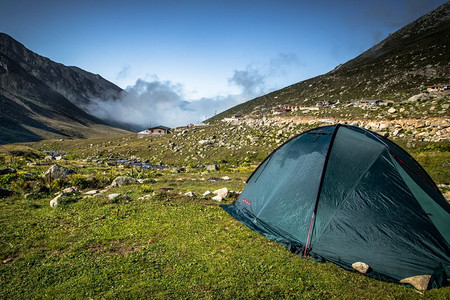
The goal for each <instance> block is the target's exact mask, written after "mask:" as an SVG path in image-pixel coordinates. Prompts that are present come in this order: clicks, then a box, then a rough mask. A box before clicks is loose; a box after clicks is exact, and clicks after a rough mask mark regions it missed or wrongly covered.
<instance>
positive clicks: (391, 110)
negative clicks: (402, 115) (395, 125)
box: [388, 107, 397, 114]
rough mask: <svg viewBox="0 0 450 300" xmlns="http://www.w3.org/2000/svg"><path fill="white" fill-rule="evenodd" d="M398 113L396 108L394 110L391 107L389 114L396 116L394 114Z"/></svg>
mask: <svg viewBox="0 0 450 300" xmlns="http://www.w3.org/2000/svg"><path fill="white" fill-rule="evenodd" d="M396 112H397V109H395V108H393V107H391V108H389V109H388V113H390V114H394V113H396Z"/></svg>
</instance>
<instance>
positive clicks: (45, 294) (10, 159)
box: [0, 129, 450, 299]
mask: <svg viewBox="0 0 450 300" xmlns="http://www.w3.org/2000/svg"><path fill="white" fill-rule="evenodd" d="M204 130H205V131H204V132H201V134H204V135H205V136H211V135H212V134H213V133H212V132H208V129H204ZM197 134H200V133H199V132H198V133H197ZM189 137H191V138H192V139H193V140H195V142H194V143H193V144H192V145H190V146H188V145H184V146H183V147H185V148H184V150H181V151H185V152H184V155H185V156H186V155H188V153H191V152H190V151H191V150H192V149H193V150H192V151H195V153H196V155H198V156H199V159H198V161H196V163H192V161H189V162H186V161H185V160H184V159H182V156H181V155H180V156H178V154H179V153H178V152H180V151H176V150H174V149H173V148H174V147H172V146H169V148H168V149H166V148H164V145H167V144H171V143H176V144H177V145H178V146H180V145H181V144H180V142H178V141H177V140H176V138H175V136H167V137H161V138H160V139H156V138H153V139H152V140H148V139H137V138H135V137H134V136H123V137H120V138H116V139H112V138H111V137H108V138H101V139H89V140H65V141H61V140H53V141H41V142H38V143H28V144H11V145H5V146H2V147H1V148H0V169H1V168H7V167H10V168H14V169H15V170H16V173H11V174H4V175H0V187H2V188H6V189H8V190H11V191H13V194H12V195H10V196H8V197H5V198H1V199H0V226H1V231H0V261H1V262H2V263H1V265H0V298H2V299H55V298H56V299H61V298H63V299H73V298H76V299H91V298H92V299H117V298H118V299H124V298H125V299H130V298H131V299H140V298H151V299H172V298H173V299H179V298H183V299H186V298H189V299H190V298H206V299H216V298H223V299H255V298H262V299H266V298H267V299H277V298H292V299H450V287H444V288H440V289H435V290H429V291H425V292H418V291H416V290H414V289H413V288H410V287H406V286H403V285H401V284H394V283H387V282H382V281H378V280H374V279H371V278H368V277H366V276H363V275H361V274H359V273H356V272H350V271H346V270H344V269H342V268H340V267H338V266H336V265H334V264H331V263H317V262H315V261H310V260H306V259H301V258H300V257H299V256H297V255H294V254H291V253H290V252H289V251H288V250H287V249H286V248H284V247H283V246H281V245H279V244H277V243H275V242H272V241H270V240H268V239H266V238H264V237H263V236H261V235H259V234H257V233H255V232H253V231H251V230H250V229H248V228H247V227H245V226H244V225H242V224H241V223H239V222H238V221H236V220H234V219H233V218H232V217H231V216H229V215H228V214H227V213H226V212H225V211H224V210H223V209H221V207H220V205H221V204H226V203H231V202H232V201H233V194H232V193H230V195H229V196H228V197H227V198H226V199H224V200H223V201H222V202H217V201H215V200H212V199H211V195H209V196H206V197H204V196H202V194H203V193H204V192H205V191H207V190H210V191H214V190H215V189H218V188H222V187H227V188H228V189H229V190H230V191H240V190H241V189H242V188H243V187H244V183H243V181H245V180H246V178H247V177H248V176H249V175H250V174H251V172H252V171H253V170H254V168H255V167H256V166H257V163H258V162H260V161H261V159H263V158H264V156H265V155H267V153H268V152H270V151H271V147H274V146H275V145H274V144H273V145H271V144H268V145H266V146H265V147H259V148H258V149H257V150H255V151H253V150H252V147H251V145H246V144H245V143H243V144H242V147H241V148H240V149H238V148H236V149H227V148H226V147H217V149H216V146H215V145H212V146H210V148H209V149H208V151H204V152H202V151H200V150H199V149H197V148H196V147H197V146H196V145H197V144H198V140H202V139H204V138H205V137H204V136H200V137H196V139H194V135H192V136H189ZM185 138H186V137H185ZM287 138H288V137H286V139H287ZM161 147H163V148H161ZM191 148H192V149H191ZM161 149H162V150H163V151H161ZM42 150H53V151H60V152H64V153H65V154H66V155H65V157H64V159H62V160H60V161H54V160H49V159H48V158H47V159H46V158H45V156H46V154H45V153H43V152H42ZM252 151H253V152H252ZM410 152H411V153H412V154H413V155H414V157H415V158H416V159H417V160H418V161H419V162H420V163H421V164H423V166H424V167H425V169H426V170H427V171H428V172H429V173H430V175H431V176H432V177H433V179H434V180H435V181H436V182H437V183H445V180H448V178H450V176H449V171H448V169H450V167H448V166H447V167H443V166H444V165H445V163H447V162H448V160H449V155H448V154H449V145H448V144H427V145H425V144H424V145H419V144H417V145H416V148H413V149H410ZM204 153H205V154H204ZM206 153H213V154H211V155H209V156H208V154H206ZM189 155H190V154H189ZM131 156H132V157H139V159H141V160H148V161H150V162H152V163H158V162H162V164H163V165H168V166H169V167H168V168H166V169H164V170H156V169H141V168H139V167H135V166H132V165H126V164H125V165H123V164H114V163H110V162H111V158H127V159H128V158H130V157H131ZM201 156H204V157H201ZM54 163H58V164H60V165H62V166H66V167H68V168H70V169H72V170H74V171H75V172H76V173H75V174H74V175H70V176H68V177H67V178H65V179H53V180H49V179H43V178H41V176H42V174H43V173H44V172H45V171H46V170H47V169H48V168H49V167H50V166H51V165H53V164H54ZM210 163H216V164H217V165H218V166H219V170H218V171H207V170H206V168H205V165H206V164H210ZM174 168H179V169H178V170H174ZM120 175H125V176H129V177H133V178H135V179H139V180H141V182H142V183H136V184H131V185H125V186H120V187H113V188H107V187H108V186H109V185H110V184H111V182H112V181H113V180H114V178H116V177H117V176H120ZM67 187H74V191H72V192H68V193H67V194H66V195H65V196H63V197H61V198H60V201H59V204H58V206H57V207H50V205H49V202H50V200H51V199H53V198H54V197H55V195H57V194H58V193H59V192H60V191H61V190H63V189H64V188H67ZM105 188H107V189H106V190H105ZM90 190H99V191H100V192H99V193H97V194H95V195H86V194H84V193H85V192H86V191H90ZM102 190H103V191H102ZM187 192H193V193H194V194H195V196H194V197H191V196H188V195H185V194H186V193H187ZM443 192H446V191H445V190H443ZM112 193H120V194H121V196H119V197H117V198H114V199H110V198H108V195H110V194H112Z"/></svg>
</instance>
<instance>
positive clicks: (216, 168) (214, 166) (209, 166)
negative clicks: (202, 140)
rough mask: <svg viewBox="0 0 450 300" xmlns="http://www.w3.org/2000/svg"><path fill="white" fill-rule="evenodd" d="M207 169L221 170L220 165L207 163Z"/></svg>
mask: <svg viewBox="0 0 450 300" xmlns="http://www.w3.org/2000/svg"><path fill="white" fill-rule="evenodd" d="M206 170H208V171H217V170H219V167H218V166H217V165H207V166H206Z"/></svg>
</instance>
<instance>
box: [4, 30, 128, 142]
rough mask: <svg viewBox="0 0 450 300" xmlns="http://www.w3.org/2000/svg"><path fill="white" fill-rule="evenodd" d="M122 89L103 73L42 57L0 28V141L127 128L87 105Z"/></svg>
mask: <svg viewBox="0 0 450 300" xmlns="http://www.w3.org/2000/svg"><path fill="white" fill-rule="evenodd" d="M121 91H122V90H121V89H120V88H119V87H118V86H116V85H114V84H112V83H111V82H109V81H107V80H105V79H103V78H102V77H100V76H99V75H95V74H92V73H89V72H86V71H84V70H82V69H79V68H77V67H67V66H64V65H62V64H59V63H55V62H53V61H51V60H50V59H48V58H45V57H42V56H40V55H38V54H36V53H34V52H32V51H30V50H28V49H27V48H25V46H24V45H22V44H21V43H19V42H17V41H16V40H14V39H13V38H12V37H10V36H8V35H7V34H4V33H0V103H1V110H0V144H6V143H11V142H21V141H36V140H40V139H43V138H61V137H93V136H99V135H109V134H118V133H126V131H124V130H122V129H119V128H114V127H111V126H110V124H107V123H106V122H105V121H103V120H100V119H98V118H96V117H94V116H92V115H90V114H88V113H86V112H85V111H83V110H82V109H81V108H80V107H83V106H85V105H87V104H89V103H90V101H93V100H92V99H96V98H107V99H114V98H117V97H119V93H120V92H121Z"/></svg>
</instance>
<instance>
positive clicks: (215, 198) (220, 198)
mask: <svg viewBox="0 0 450 300" xmlns="http://www.w3.org/2000/svg"><path fill="white" fill-rule="evenodd" d="M211 199H213V200H215V201H217V202H221V201H222V197H220V196H214V197H212V198H211Z"/></svg>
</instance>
